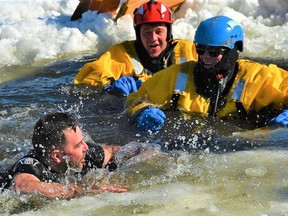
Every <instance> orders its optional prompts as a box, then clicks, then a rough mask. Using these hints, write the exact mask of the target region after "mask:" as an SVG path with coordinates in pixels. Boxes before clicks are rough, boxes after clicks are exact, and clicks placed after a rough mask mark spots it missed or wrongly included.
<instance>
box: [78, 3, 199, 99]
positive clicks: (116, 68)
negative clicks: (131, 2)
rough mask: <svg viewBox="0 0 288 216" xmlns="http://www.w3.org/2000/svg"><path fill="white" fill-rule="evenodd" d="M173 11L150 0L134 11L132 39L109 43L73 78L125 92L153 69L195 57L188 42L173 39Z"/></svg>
mask: <svg viewBox="0 0 288 216" xmlns="http://www.w3.org/2000/svg"><path fill="white" fill-rule="evenodd" d="M172 24H173V14H172V12H171V10H170V9H169V8H168V7H167V6H165V5H164V4H163V3H161V2H157V1H154V0H150V1H149V2H148V3H144V4H142V5H141V6H140V7H139V8H138V9H136V10H135V13H134V28H135V33H136V40H134V41H125V42H123V43H121V44H116V45H114V46H112V48H111V49H110V50H108V51H107V52H106V53H104V54H103V55H101V56H100V57H99V59H97V60H95V61H93V62H89V63H86V64H85V65H84V66H83V68H82V69H81V70H80V71H79V72H78V73H77V74H76V76H75V78H74V83H75V84H89V85H91V86H95V87H98V88H100V89H103V90H104V91H110V92H112V93H113V92H114V93H119V92H120V93H122V94H124V95H129V94H130V93H131V92H134V91H137V89H138V88H139V87H140V86H141V84H142V82H144V81H146V80H147V79H148V78H150V77H151V76H152V75H153V74H155V73H156V72H158V71H160V70H162V69H164V68H167V67H169V66H171V65H172V64H179V63H182V62H187V61H191V60H195V61H196V60H197V58H198V57H197V53H196V48H195V45H194V43H193V42H192V41H188V40H184V39H173V36H172Z"/></svg>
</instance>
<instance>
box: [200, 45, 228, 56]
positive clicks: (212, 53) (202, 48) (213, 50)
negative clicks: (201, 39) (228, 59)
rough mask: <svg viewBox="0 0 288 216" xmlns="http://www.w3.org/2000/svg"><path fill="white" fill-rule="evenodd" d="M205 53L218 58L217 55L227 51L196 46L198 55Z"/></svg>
mask: <svg viewBox="0 0 288 216" xmlns="http://www.w3.org/2000/svg"><path fill="white" fill-rule="evenodd" d="M206 51H207V52H208V54H209V55H210V56H211V57H218V56H219V55H223V54H224V53H225V52H226V51H227V49H223V48H211V47H206V46H196V52H197V54H198V55H204V53H205V52H206Z"/></svg>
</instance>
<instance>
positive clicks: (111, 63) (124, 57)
mask: <svg viewBox="0 0 288 216" xmlns="http://www.w3.org/2000/svg"><path fill="white" fill-rule="evenodd" d="M174 43H177V44H176V46H175V47H174V50H173V51H174V63H175V64H179V63H183V62H187V61H197V60H198V57H197V53H196V48H195V45H194V43H193V42H191V41H188V40H183V39H174V40H173V42H172V44H174ZM122 76H133V77H137V78H138V79H141V80H142V81H146V80H147V79H148V78H150V77H151V76H152V74H151V73H150V72H149V71H147V70H146V69H145V68H144V67H143V65H142V64H141V62H140V60H139V57H138V55H137V52H136V49H135V41H125V42H123V43H121V44H116V45H114V46H112V48H111V49H110V50H109V51H107V52H106V53H104V54H103V55H101V56H100V57H99V58H98V59H97V60H95V61H93V62H90V63H86V64H85V65H84V67H83V68H82V69H81V70H80V71H79V72H78V73H77V74H76V76H75V78H74V83H75V84H89V85H91V86H95V87H98V88H100V89H101V88H103V87H104V86H105V85H107V84H109V83H110V82H111V80H118V79H119V78H120V77H122Z"/></svg>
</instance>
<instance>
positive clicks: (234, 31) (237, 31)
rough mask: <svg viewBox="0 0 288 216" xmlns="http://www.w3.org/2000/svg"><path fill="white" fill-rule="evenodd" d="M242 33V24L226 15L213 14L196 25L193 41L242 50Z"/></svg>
mask: <svg viewBox="0 0 288 216" xmlns="http://www.w3.org/2000/svg"><path fill="white" fill-rule="evenodd" d="M243 39H244V33H243V29H242V26H241V25H240V24H239V23H237V22H236V21H234V20H232V19H230V18H229V17H226V16H215V17H212V18H209V19H207V20H204V21H202V22H201V23H200V25H199V26H198V28H197V30H196V33H195V37H194V42H195V43H196V44H202V45H206V46H221V47H227V48H229V49H233V48H234V46H235V44H237V49H238V50H239V51H243Z"/></svg>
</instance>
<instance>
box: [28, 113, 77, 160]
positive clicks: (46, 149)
mask: <svg viewBox="0 0 288 216" xmlns="http://www.w3.org/2000/svg"><path fill="white" fill-rule="evenodd" d="M78 125H79V123H78V121H77V120H76V118H74V117H73V116H72V115H71V114H68V113H64V112H55V113H50V114H47V115H45V116H43V117H41V118H40V119H39V120H38V121H37V123H36V124H35V126H34V132H33V137H32V144H33V147H34V151H35V154H36V156H38V157H47V156H48V155H49V154H50V152H51V150H53V149H59V148H62V147H63V146H64V144H65V141H66V138H65V134H64V130H65V129H67V128H71V129H73V130H74V131H76V127H77V126H78Z"/></svg>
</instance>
